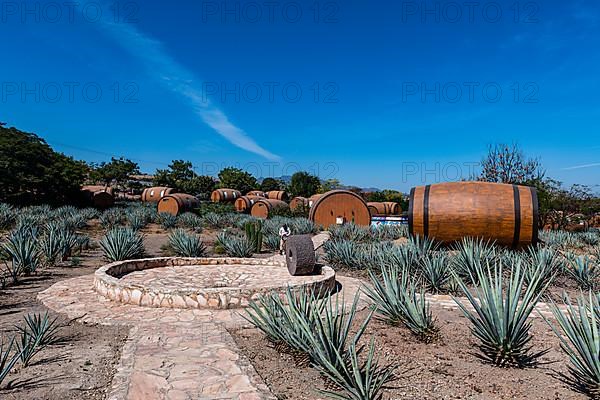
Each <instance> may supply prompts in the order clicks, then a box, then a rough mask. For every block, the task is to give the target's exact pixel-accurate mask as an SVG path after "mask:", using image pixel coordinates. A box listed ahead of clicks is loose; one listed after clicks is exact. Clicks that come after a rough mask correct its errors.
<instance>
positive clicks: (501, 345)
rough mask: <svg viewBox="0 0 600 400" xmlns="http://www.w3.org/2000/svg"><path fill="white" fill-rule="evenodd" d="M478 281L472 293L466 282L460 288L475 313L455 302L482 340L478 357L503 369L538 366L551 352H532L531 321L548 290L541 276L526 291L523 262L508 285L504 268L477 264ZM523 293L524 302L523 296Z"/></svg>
mask: <svg viewBox="0 0 600 400" xmlns="http://www.w3.org/2000/svg"><path fill="white" fill-rule="evenodd" d="M475 265H476V267H475V273H476V274H477V276H476V281H477V282H478V283H477V285H476V287H475V289H474V293H472V292H471V291H470V290H469V288H468V287H467V285H466V284H465V282H464V281H463V280H462V279H460V278H458V284H459V285H460V288H461V289H462V291H463V293H464V294H465V296H466V297H467V300H468V301H469V303H470V305H471V307H473V309H474V310H475V311H474V312H471V311H470V310H469V309H468V308H467V306H466V305H464V304H462V302H461V301H460V300H458V299H457V298H454V301H455V302H456V303H457V304H458V306H459V307H460V309H461V310H462V312H463V314H464V315H465V317H467V319H468V320H469V321H470V322H471V324H472V327H471V332H472V333H473V335H474V336H475V337H476V338H477V339H478V340H479V345H478V348H479V352H480V353H479V354H478V357H479V358H481V359H482V360H484V361H486V362H490V363H492V364H494V365H497V366H500V367H519V368H523V367H529V366H533V365H535V364H536V363H537V360H538V359H539V357H541V356H542V355H544V354H545V353H546V352H547V350H544V351H540V352H537V353H534V352H532V346H531V344H530V343H531V339H532V336H531V334H530V333H529V330H530V328H531V323H530V322H528V318H529V316H530V314H531V312H532V311H533V309H534V307H535V305H536V303H537V302H538V300H539V298H540V296H541V293H542V292H543V290H544V289H545V288H544V287H542V285H541V284H540V281H541V279H542V276H541V273H540V272H538V273H536V274H535V275H534V276H533V278H532V279H531V281H530V284H529V285H528V286H527V289H526V290H524V283H525V272H524V270H523V268H522V267H521V262H520V261H517V262H516V263H515V265H513V266H512V268H511V272H510V278H509V280H508V282H507V284H506V285H505V284H504V283H503V277H502V264H501V263H499V262H495V263H494V264H493V267H492V266H490V264H489V261H488V262H485V263H483V264H475ZM540 287H541V289H540ZM521 293H523V297H522V299H519V295H520V294H521Z"/></svg>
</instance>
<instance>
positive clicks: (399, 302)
mask: <svg viewBox="0 0 600 400" xmlns="http://www.w3.org/2000/svg"><path fill="white" fill-rule="evenodd" d="M369 277H370V279H371V284H372V286H363V288H362V290H363V291H364V292H365V293H366V295H367V296H368V297H369V299H371V301H372V302H373V305H374V309H375V312H376V313H377V314H378V315H379V316H380V317H381V318H382V319H383V320H385V321H386V322H388V323H390V324H398V323H401V324H403V325H404V326H406V327H407V328H408V329H409V330H410V331H411V332H412V333H413V334H414V335H415V336H416V337H417V338H418V339H419V340H422V341H424V342H428V341H431V340H432V339H433V338H434V337H435V335H436V334H437V332H438V328H437V327H436V323H435V319H434V318H433V315H432V313H431V310H430V308H429V302H428V301H427V300H426V298H425V292H424V291H423V290H421V291H420V293H417V286H416V284H415V283H414V282H412V281H411V280H410V278H409V275H408V273H406V272H405V271H401V270H399V269H398V268H389V267H383V268H382V269H381V279H380V278H379V277H378V276H377V275H376V274H375V273H374V272H373V271H372V270H369Z"/></svg>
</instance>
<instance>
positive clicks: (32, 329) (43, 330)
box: [16, 311, 60, 347]
mask: <svg viewBox="0 0 600 400" xmlns="http://www.w3.org/2000/svg"><path fill="white" fill-rule="evenodd" d="M16 328H17V330H18V331H19V332H21V334H28V335H30V336H31V337H33V338H35V339H36V342H37V343H38V345H39V346H42V347H43V346H47V345H49V344H53V343H56V342H57V341H58V336H57V334H58V330H59V329H60V325H59V324H58V323H57V318H54V319H50V317H49V316H48V311H46V313H44V314H43V315H42V314H27V315H26V316H25V327H20V326H17V327H16Z"/></svg>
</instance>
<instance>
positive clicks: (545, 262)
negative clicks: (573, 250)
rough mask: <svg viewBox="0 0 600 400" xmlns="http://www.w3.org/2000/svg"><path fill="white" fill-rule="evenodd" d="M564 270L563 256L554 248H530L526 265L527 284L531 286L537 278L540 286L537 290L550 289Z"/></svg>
mask: <svg viewBox="0 0 600 400" xmlns="http://www.w3.org/2000/svg"><path fill="white" fill-rule="evenodd" d="M562 270H563V258H562V256H561V255H560V254H559V253H558V252H557V251H556V250H555V249H552V248H547V249H544V248H537V249H536V248H530V249H529V251H528V254H527V259H526V265H525V283H526V284H527V285H528V286H530V285H531V284H532V282H533V280H534V278H535V276H536V274H540V279H539V280H538V281H537V282H538V284H539V285H540V286H539V287H538V288H537V289H536V290H541V289H542V288H543V287H548V286H549V285H550V284H551V283H552V282H553V281H554V279H555V278H556V276H557V275H558V274H559V273H560V272H561V271H562Z"/></svg>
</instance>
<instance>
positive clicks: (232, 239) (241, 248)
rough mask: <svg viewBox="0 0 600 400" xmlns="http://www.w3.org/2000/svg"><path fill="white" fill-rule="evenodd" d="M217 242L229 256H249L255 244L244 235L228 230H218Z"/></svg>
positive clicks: (252, 253) (252, 252)
mask: <svg viewBox="0 0 600 400" xmlns="http://www.w3.org/2000/svg"><path fill="white" fill-rule="evenodd" d="M217 242H218V243H219V244H220V245H221V246H222V247H223V249H224V250H225V254H227V255H228V256H230V257H239V258H249V257H252V256H253V255H254V250H255V245H254V243H252V242H251V241H250V240H248V239H247V238H245V237H239V236H237V235H234V234H231V233H229V232H220V233H219V234H218V235H217Z"/></svg>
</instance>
